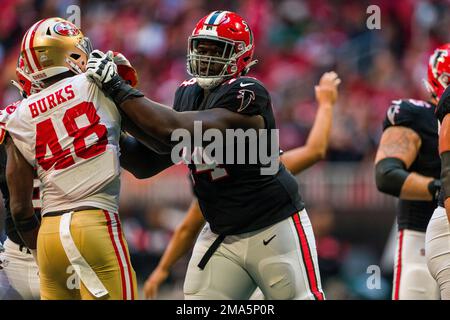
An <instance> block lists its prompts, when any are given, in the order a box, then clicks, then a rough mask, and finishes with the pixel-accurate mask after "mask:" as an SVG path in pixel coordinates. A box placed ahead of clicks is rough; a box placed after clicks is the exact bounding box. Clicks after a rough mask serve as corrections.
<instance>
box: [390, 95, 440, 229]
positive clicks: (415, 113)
mask: <svg viewBox="0 0 450 320" xmlns="http://www.w3.org/2000/svg"><path fill="white" fill-rule="evenodd" d="M435 108H436V106H435V105H433V104H431V103H428V102H425V101H421V100H413V99H409V100H394V101H393V102H392V105H391V106H390V107H389V109H388V111H387V113H386V118H385V120H384V123H383V130H385V129H386V128H389V127H391V126H403V127H408V128H410V129H412V130H414V131H415V132H416V133H417V134H418V135H419V136H420V139H421V140H422V144H421V147H420V150H419V153H418V155H417V157H416V159H415V160H414V162H413V163H412V165H411V167H410V168H409V169H408V170H409V171H411V172H413V171H414V172H417V173H419V174H421V175H424V176H428V177H434V178H436V179H439V176H440V171H441V160H440V158H439V151H438V141H439V137H438V121H437V118H436V116H435ZM436 206H437V202H436V201H411V200H399V207H398V217H397V222H398V227H399V229H411V230H416V231H421V232H425V231H426V228H427V225H428V221H429V220H430V218H431V215H432V214H433V211H434V209H435V208H436Z"/></svg>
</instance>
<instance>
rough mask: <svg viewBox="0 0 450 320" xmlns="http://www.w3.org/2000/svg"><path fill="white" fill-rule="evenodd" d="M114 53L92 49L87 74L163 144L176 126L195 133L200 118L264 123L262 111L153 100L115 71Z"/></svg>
mask: <svg viewBox="0 0 450 320" xmlns="http://www.w3.org/2000/svg"><path fill="white" fill-rule="evenodd" d="M112 59H113V54H112V52H108V53H107V54H104V53H102V52H101V51H98V50H95V51H93V52H92V53H91V55H90V58H89V61H88V64H87V71H86V74H87V76H88V78H89V79H92V80H93V81H95V82H96V83H97V84H98V85H99V86H100V88H102V90H103V92H105V94H106V95H107V96H108V97H110V98H111V99H112V100H113V101H114V103H115V104H116V106H117V107H119V108H120V109H121V110H122V111H123V112H124V113H125V114H126V115H127V116H128V117H129V118H130V120H131V121H132V122H133V123H135V124H136V125H137V126H138V127H139V128H140V129H142V131H143V132H144V133H145V134H147V135H150V136H152V137H154V138H155V139H157V140H159V141H160V142H162V143H165V144H171V136H172V133H173V132H174V130H176V129H185V130H187V131H188V132H189V133H190V134H191V135H192V134H193V133H194V122H196V121H199V122H201V124H202V129H203V130H207V129H212V128H214V129H219V130H220V131H222V132H224V131H225V130H226V129H238V128H240V129H244V130H246V129H249V128H254V129H262V128H264V126H265V123H264V119H263V117H262V116H261V115H244V114H240V113H237V112H233V111H230V110H227V109H225V108H215V109H209V110H202V111H190V112H182V113H179V112H176V111H174V110H173V109H172V108H170V107H168V106H165V105H162V104H160V103H157V102H154V101H152V100H150V99H148V98H146V97H144V95H143V94H142V93H141V92H140V91H139V90H137V89H135V88H133V87H131V86H130V85H129V84H127V83H126V82H125V81H124V80H123V79H122V78H121V77H120V76H119V75H118V73H117V66H116V65H115V64H114V63H113V60H112Z"/></svg>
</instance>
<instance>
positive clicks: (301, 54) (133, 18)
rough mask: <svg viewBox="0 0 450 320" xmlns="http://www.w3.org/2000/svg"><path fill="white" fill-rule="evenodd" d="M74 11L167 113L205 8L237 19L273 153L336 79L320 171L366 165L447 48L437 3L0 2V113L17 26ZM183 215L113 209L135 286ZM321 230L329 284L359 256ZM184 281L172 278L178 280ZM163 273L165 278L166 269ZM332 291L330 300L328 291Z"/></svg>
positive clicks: (296, 141) (293, 136) (295, 134)
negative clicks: (332, 165) (273, 120)
mask: <svg viewBox="0 0 450 320" xmlns="http://www.w3.org/2000/svg"><path fill="white" fill-rule="evenodd" d="M73 4H75V5H78V6H79V8H80V9H81V11H80V13H81V29H82V31H83V32H84V34H85V35H86V36H88V37H89V38H90V39H91V41H92V43H93V46H94V47H95V48H98V49H101V50H108V49H113V50H114V51H120V52H122V53H123V54H124V55H125V56H126V57H127V58H128V59H129V60H130V61H131V63H132V64H133V65H134V67H135V68H136V69H137V70H138V72H139V80H140V84H139V87H140V89H141V90H142V91H144V92H145V93H146V94H147V95H148V96H149V97H151V98H152V99H154V100H156V101H160V102H163V103H166V104H169V105H170V104H171V103H172V100H173V94H174V92H175V90H176V88H177V86H178V85H179V83H180V82H181V81H183V80H185V79H186V78H187V77H188V75H187V73H186V50H187V38H188V36H189V35H190V33H191V32H192V30H193V28H194V26H195V23H196V22H197V21H198V20H199V19H200V18H201V17H203V16H204V15H206V14H207V13H208V12H209V11H212V10H217V9H225V10H230V11H236V12H238V13H239V14H240V15H242V16H243V17H244V18H245V19H246V20H247V22H248V23H249V25H250V27H251V28H252V30H253V32H254V36H255V44H256V51H255V57H254V58H256V59H258V60H259V63H258V64H257V65H256V66H255V67H254V68H253V69H252V71H251V73H250V75H252V76H255V77H257V78H258V79H260V80H261V81H262V82H263V83H265V85H266V86H267V88H268V89H269V91H270V93H271V95H272V99H273V106H274V110H275V113H276V117H277V124H278V126H279V128H280V140H281V141H280V142H281V147H282V148H283V149H290V148H293V147H297V146H299V145H302V144H303V143H304V141H305V140H306V138H307V135H308V132H309V130H310V128H311V125H312V123H313V120H314V116H315V109H316V104H315V99H314V85H315V84H316V83H317V81H318V79H319V77H320V75H321V74H322V73H323V72H325V71H329V70H336V71H337V72H338V74H339V76H340V78H341V79H342V84H341V86H340V90H339V91H340V96H339V101H338V105H337V106H336V109H335V122H334V124H333V131H332V138H331V143H330V149H329V152H328V155H327V160H328V161H331V162H337V161H340V162H354V163H355V164H360V163H368V162H371V161H373V155H374V151H375V150H376V145H377V142H378V139H379V136H380V134H381V122H382V120H383V118H384V116H385V111H386V110H387V108H388V107H389V105H390V101H391V100H394V99H399V98H416V99H427V98H428V93H427V92H426V91H425V89H424V86H423V84H422V79H423V78H425V77H426V69H427V62H428V57H429V55H430V54H431V53H432V52H433V50H434V48H435V47H437V46H438V45H440V44H442V43H445V42H447V41H449V40H450V38H449V36H448V30H450V9H449V8H450V6H449V2H448V1H447V0H402V1H390V0H373V1H365V0H352V1H343V0H280V1H278V0H277V1H276V0H242V1H225V0H215V1H207V0H121V1H112V0H111V1H87V0H79V1H76V0H60V1H57V0H47V1H46V0H2V1H0V63H1V66H2V68H3V70H2V73H1V75H0V104H1V105H5V104H7V103H10V102H13V101H15V100H17V99H18V98H19V96H18V93H17V90H16V89H15V88H14V87H12V86H11V85H10V80H11V79H14V77H15V74H14V70H15V65H16V61H17V57H18V54H19V45H20V41H21V39H22V36H23V35H24V33H25V31H26V30H27V28H29V27H30V26H31V25H32V24H33V23H34V22H35V21H37V20H38V19H40V18H44V17H50V16H61V17H66V18H67V17H69V16H70V13H68V12H67V8H68V7H69V6H70V5H73ZM374 4H375V5H378V6H379V8H380V10H381V29H375V30H370V29H368V27H367V25H366V21H367V18H368V17H369V15H370V13H367V11H366V10H367V7H368V6H369V5H374ZM183 209H184V208H181V209H180V208H171V207H155V206H149V205H147V206H144V207H142V208H140V207H138V206H124V207H123V209H122V210H123V212H124V216H125V217H127V219H126V220H127V224H126V228H125V232H126V233H127V238H128V241H129V243H130V247H131V248H132V251H133V259H134V261H135V262H137V263H136V265H137V269H139V268H140V266H141V260H142V265H143V267H142V268H143V270H142V272H139V271H140V270H137V271H138V274H141V276H142V277H143V278H145V277H146V276H147V274H148V272H149V271H150V270H151V269H152V268H153V267H154V266H155V264H156V263H157V261H158V259H159V257H160V255H161V252H162V251H163V250H164V248H165V246H166V244H167V242H168V239H169V238H170V235H171V232H172V231H173V228H174V226H175V225H176V222H177V221H179V219H180V217H182V214H183ZM330 210H331V211H332V209H330ZM311 211H312V210H311ZM325 211H326V210H325ZM318 212H320V213H321V214H322V215H324V214H325V213H324V210H318ZM147 213H148V214H147ZM150 213H151V214H150ZM317 216H320V214H319V213H318V214H317ZM168 217H169V218H168ZM332 217H333V213H332V212H331V213H329V216H327V215H325V216H323V217H322V218H323V219H325V222H326V223H329V224H331V225H333V223H334V222H333V219H334V218H332ZM323 219H322V220H323ZM327 219H328V220H327ZM312 220H314V214H312ZM174 221H175V222H174ZM313 222H314V221H313ZM322 222H323V221H322ZM318 228H320V227H318ZM324 229H325V230H328V231H326V234H324V235H323V236H319V238H320V239H325V240H324V242H323V243H322V242H321V243H319V254H320V252H322V254H321V255H322V260H323V259H325V264H323V265H324V266H326V267H323V270H324V271H325V270H328V269H329V270H330V274H331V275H333V274H334V273H338V272H339V270H340V267H341V266H342V265H343V264H345V263H349V264H350V266H347V267H346V268H345V270H347V272H348V270H351V266H352V264H351V262H349V261H347V260H345V259H346V258H345V257H346V256H352V255H353V256H354V255H356V256H357V257H358V259H359V260H358V261H361V259H363V258H361V256H360V255H359V256H358V252H355V251H354V252H353V253H346V252H348V250H347V249H346V245H345V244H344V243H342V242H339V241H338V240H336V238H335V237H333V236H331V235H332V233H333V232H332V229H333V228H332V227H326V228H324ZM319 232H320V231H319ZM321 248H322V249H321ZM365 252H367V251H365ZM366 258H367V259H368V260H370V261H373V260H374V259H375V258H373V257H366ZM375 260H376V259H375ZM346 261H347V262H346ZM355 261H356V260H355ZM375 262H376V261H375ZM353 266H354V265H353ZM183 272H184V271H183V268H181V269H180V271H179V274H178V277H179V278H182V276H183ZM325 272H326V273H327V272H328V271H325ZM174 274H175V279H176V278H177V271H176V270H175V273H174ZM342 277H344V278H345V275H344V276H342ZM141 280H142V279H141ZM353 280H354V279H353ZM353 280H349V283H350V284H348V285H349V286H351V283H352V281H353ZM331 283H332V285H335V286H337V289H336V290H337V291H336V292H338V293H337V294H336V296H339V292H340V291H339V290H340V289H339V288H340V287H339V285H336V284H335V283H333V282H331ZM178 285H179V283H178ZM350 291H351V290H350ZM350 291H347V292H345V293H342V295H343V296H345V295H347V296H348V295H350V296H352V294H353V297H365V296H364V294H365V293H361V294H359V293H358V290H357V288H356V289H354V290H353V291H351V292H352V293H349V292H350Z"/></svg>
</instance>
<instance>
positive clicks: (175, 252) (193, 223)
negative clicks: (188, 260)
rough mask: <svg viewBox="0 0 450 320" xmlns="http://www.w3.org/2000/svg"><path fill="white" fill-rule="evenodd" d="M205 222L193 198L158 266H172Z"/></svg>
mask: <svg viewBox="0 0 450 320" xmlns="http://www.w3.org/2000/svg"><path fill="white" fill-rule="evenodd" d="M204 224H205V219H204V218H203V215H202V212H201V209H200V206H199V204H198V200H194V201H192V203H191V206H190V207H189V210H188V212H187V214H186V216H185V217H184V219H183V221H182V222H181V224H180V225H179V226H178V227H177V229H176V231H175V233H174V235H173V236H172V239H171V240H170V242H169V245H168V246H167V249H166V251H165V252H164V255H163V256H162V258H161V260H160V262H159V265H158V268H160V269H162V270H165V271H169V270H170V269H171V268H172V266H173V265H174V264H175V262H177V261H178V260H179V259H180V258H181V257H182V256H183V255H185V254H186V253H187V252H188V251H189V250H190V249H191V248H192V247H193V246H194V242H195V239H196V237H197V235H198V234H199V232H200V230H201V229H202V227H203V225H204Z"/></svg>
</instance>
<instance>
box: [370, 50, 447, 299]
mask: <svg viewBox="0 0 450 320" xmlns="http://www.w3.org/2000/svg"><path fill="white" fill-rule="evenodd" d="M449 50H450V46H449V45H444V46H442V47H439V48H437V49H436V50H435V52H434V53H433V54H432V55H431V56H430V59H429V63H428V81H426V86H427V89H428V90H429V92H430V93H431V98H430V100H429V101H420V100H414V99H404V100H395V101H393V102H392V104H391V106H390V107H389V109H388V110H387V114H386V118H385V120H384V123H383V130H384V131H383V135H382V136H381V141H380V145H379V147H378V152H377V155H376V158H375V176H376V184H377V187H378V189H379V190H380V191H381V192H384V193H387V194H390V195H392V196H395V197H398V198H399V202H398V209H397V225H398V232H397V247H396V255H395V262H394V283H393V291H392V299H394V300H411V299H415V300H435V299H439V290H438V287H437V283H436V281H435V280H434V279H433V277H432V276H431V274H430V272H429V270H428V267H427V262H426V257H425V232H426V229H427V225H428V222H429V221H430V218H431V216H432V214H433V211H434V209H435V208H436V206H437V196H438V193H439V190H440V185H441V183H440V179H439V175H440V169H441V163H440V158H439V153H438V121H437V119H436V116H435V109H436V104H437V102H438V101H439V97H440V96H441V94H442V92H443V90H444V88H445V87H443V84H442V82H441V80H442V76H443V75H445V74H447V73H448V72H450V64H448V60H444V61H443V60H442V59H443V58H444V57H446V56H447V55H448V53H449V52H450V51H449ZM447 59H448V58H447Z"/></svg>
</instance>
